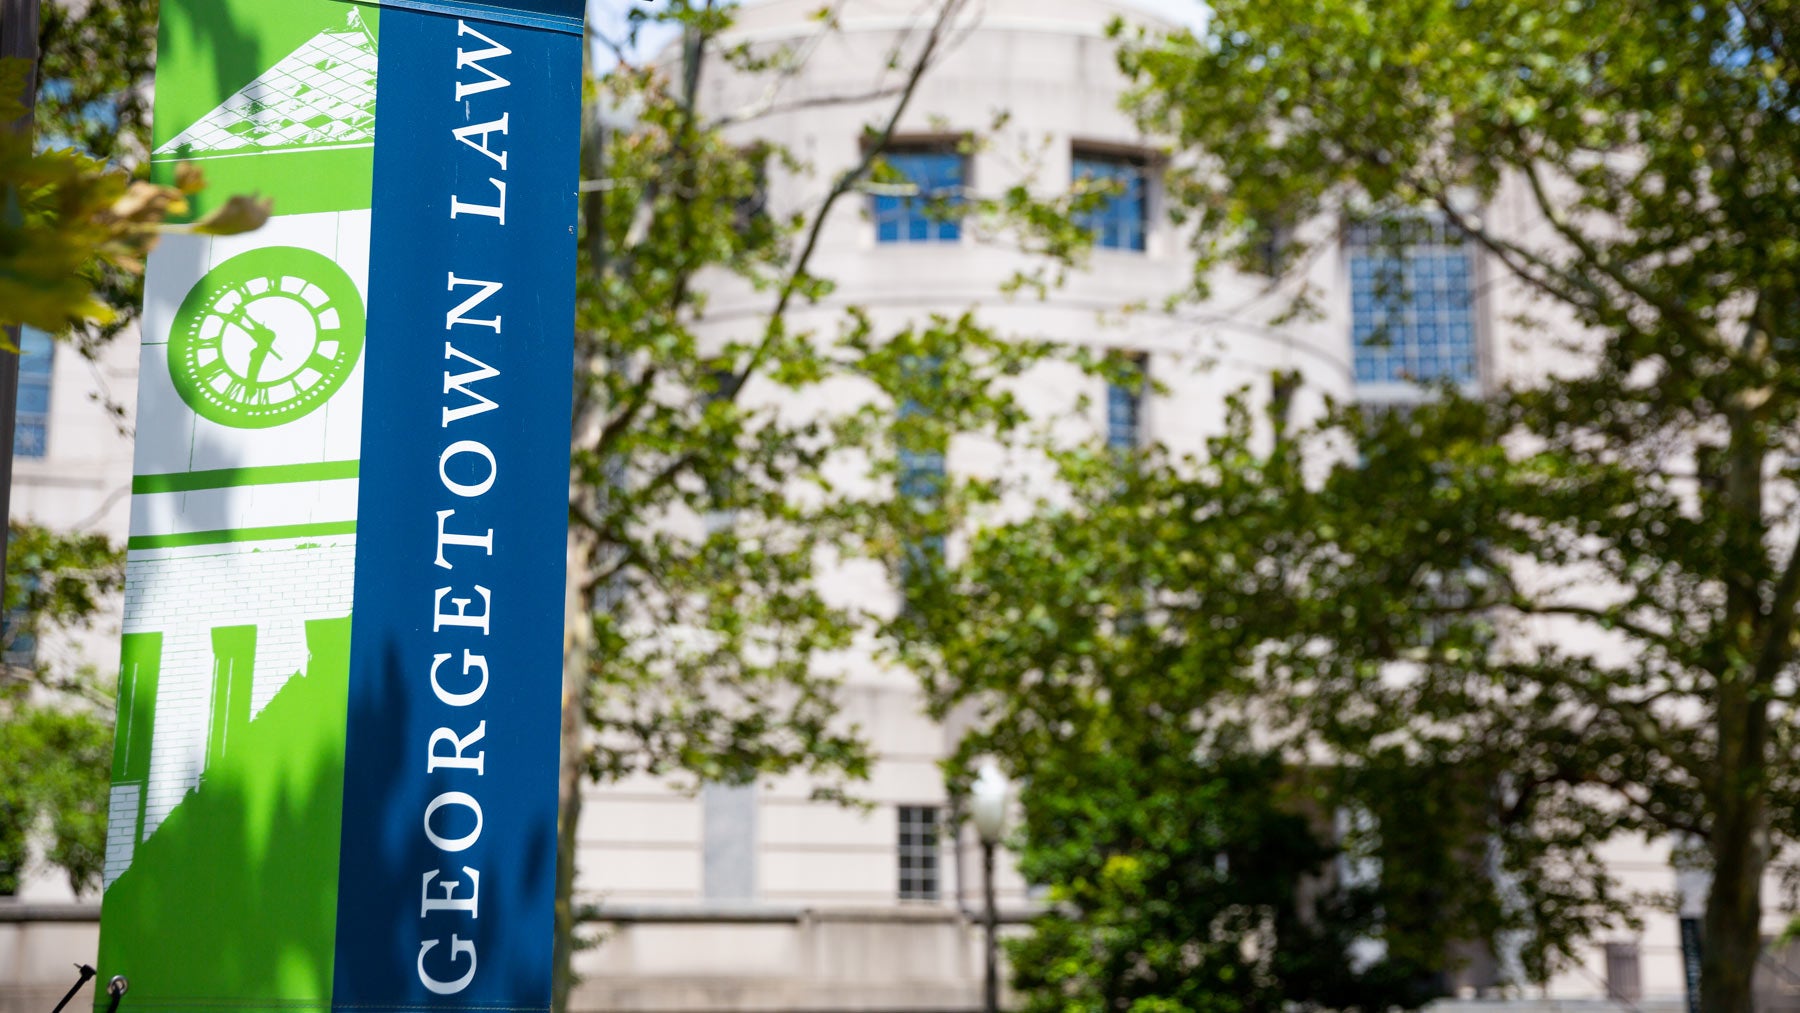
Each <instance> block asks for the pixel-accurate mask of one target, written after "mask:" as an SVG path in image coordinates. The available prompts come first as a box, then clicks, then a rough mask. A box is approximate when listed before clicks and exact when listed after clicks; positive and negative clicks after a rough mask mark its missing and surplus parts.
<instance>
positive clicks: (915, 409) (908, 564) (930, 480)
mask: <svg viewBox="0 0 1800 1013" xmlns="http://www.w3.org/2000/svg"><path fill="white" fill-rule="evenodd" d="M907 370H908V372H909V373H910V374H912V375H913V376H915V377H918V378H922V379H923V380H924V382H925V383H926V384H927V385H928V386H930V387H932V388H936V387H937V386H939V385H940V384H941V382H942V366H941V365H940V364H939V363H938V362H937V361H935V360H925V359H921V360H919V361H916V362H912V363H909V364H908V365H907ZM926 411H927V409H926V408H925V407H924V406H923V405H921V404H919V402H918V401H916V400H913V399H912V398H908V399H907V400H906V401H905V402H904V403H902V404H901V405H900V419H901V426H900V429H899V432H898V433H897V440H898V443H899V447H898V453H899V462H898V463H899V466H900V473H899V476H898V487H899V488H898V491H899V493H900V495H901V496H902V497H904V498H905V499H907V500H909V501H911V502H912V504H913V505H914V506H915V507H916V508H917V509H918V511H919V512H920V513H921V514H930V513H932V512H935V511H936V510H937V509H938V508H939V506H941V505H942V501H943V498H944V487H945V475H946V472H945V467H944V446H943V443H942V441H941V439H940V438H939V436H938V434H935V433H922V432H918V431H916V430H913V429H911V428H909V427H908V426H907V425H906V420H907V419H914V418H922V417H923V416H924V415H925V412H926ZM904 551H905V553H906V556H905V558H904V559H903V560H901V566H902V572H903V573H904V574H905V575H907V578H908V581H909V582H910V576H911V574H913V573H916V572H922V571H926V570H929V569H930V568H931V567H933V566H935V565H936V564H937V563H939V562H941V561H942V560H943V558H944V538H943V534H942V532H937V531H933V532H931V533H929V534H927V535H925V536H924V537H923V538H922V539H921V540H920V541H917V542H914V543H911V544H909V545H907V546H906V547H905V550H904Z"/></svg>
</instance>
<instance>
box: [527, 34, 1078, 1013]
mask: <svg viewBox="0 0 1800 1013" xmlns="http://www.w3.org/2000/svg"><path fill="white" fill-rule="evenodd" d="M841 6H842V5H841V4H832V5H830V6H828V7H827V8H826V9H825V10H824V12H823V13H822V15H821V18H820V20H819V22H818V25H817V27H816V31H817V32H818V33H819V34H821V35H823V34H825V33H829V32H831V31H833V30H834V25H835V19H836V17H837V12H838V10H839V9H840V8H841ZM966 8H967V5H966V4H965V3H964V2H963V0H941V2H936V3H933V4H932V5H930V6H929V8H928V9H927V10H926V11H924V12H923V13H922V14H921V16H920V18H919V20H918V21H917V23H916V24H915V25H914V26H913V27H912V29H911V30H909V31H906V32H903V33H901V37H900V40H899V42H898V43H897V45H896V47H895V49H894V51H893V53H892V55H891V60H890V64H889V66H890V75H889V80H888V81H886V82H884V83H883V85H882V87H881V88H880V89H878V91H877V92H876V93H875V94H874V95H872V96H862V97H860V98H859V99H858V101H863V102H867V103H869V106H870V108H871V110H872V112H871V122H870V123H869V125H868V127H867V129H866V132H865V135H864V142H865V143H864V148H863V151H864V156H863V157H862V159H861V160H860V162H859V163H858V164H856V165H854V166H852V167H850V168H849V169H847V170H846V171H843V172H841V173H839V174H837V175H835V176H834V177H832V178H830V179H829V180H825V181H823V182H824V196H823V198H822V199H819V200H817V201H816V202H808V203H807V204H805V205H803V206H797V207H792V208H782V207H772V206H771V204H770V198H769V194H770V192H771V191H775V192H780V184H781V183H782V182H784V181H791V180H793V179H796V178H806V177H807V175H808V172H809V170H808V168H807V167H806V166H805V165H804V164H803V163H802V162H801V161H800V160H799V159H797V158H796V157H795V156H794V155H793V154H792V153H790V152H786V151H783V150H781V149H779V148H778V147H776V146H773V145H770V144H767V143H761V142H757V141H755V140H754V138H755V130H754V122H755V119H756V117H758V116H760V115H764V114H766V113H767V112H768V111H769V110H768V109H750V110H730V111H723V112H722V111H717V110H707V109H705V108H703V107H702V105H701V104H700V102H699V99H698V96H699V95H700V90H701V89H700V83H701V79H702V76H703V75H706V74H715V73H716V74H729V75H746V76H751V77H755V76H759V75H760V76H763V77H765V78H766V79H769V80H771V81H772V82H773V83H775V84H779V83H780V82H781V81H783V80H785V79H787V78H789V77H792V76H793V75H794V74H796V73H798V72H799V71H800V70H801V69H802V68H803V65H804V54H805V52H806V51H807V50H808V49H809V47H808V46H807V45H805V44H802V45H799V46H792V47H788V46H783V47H769V46H760V47H758V46H739V45H733V44H731V43H730V42H729V41H728V32H729V29H730V26H731V24H732V19H733V14H732V11H731V9H730V6H729V5H723V4H714V3H711V2H687V0H676V2H673V3H670V4H669V5H667V6H666V7H664V8H662V9H660V10H659V11H658V12H656V13H654V14H648V13H643V12H638V11H635V10H634V12H633V15H632V18H631V21H630V22H629V25H628V29H627V37H625V38H621V39H610V38H606V37H605V36H603V35H600V36H599V37H598V44H599V45H600V46H602V47H603V48H610V50H611V51H612V52H613V54H614V56H615V58H616V59H617V61H618V62H617V63H616V64H615V65H613V66H612V67H611V68H610V69H608V70H607V71H605V72H604V73H603V74H601V75H600V76H599V77H598V78H597V79H596V80H595V82H594V86H593V88H592V89H591V92H592V93H593V94H594V96H595V99H596V106H597V108H596V109H592V110H590V111H589V113H588V120H587V122H588V123H590V124H594V125H595V126H594V127H593V129H592V130H591V132H590V136H589V137H588V138H587V144H586V154H585V165H586V167H587V168H586V172H585V175H587V176H588V177H589V182H588V183H587V184H584V185H585V187H586V188H587V196H586V199H585V206H584V209H583V220H584V221H583V230H584V231H583V243H582V256H583V262H582V270H581V274H580V290H579V296H580V303H579V311H578V317H579V319H578V329H577V363H578V369H577V374H578V375H577V385H576V391H575V419H574V427H573V435H574V444H573V454H572V458H571V472H570V528H569V554H568V560H569V585H568V586H569V606H568V615H569V616H570V626H569V629H568V631H567V637H566V639H565V654H564V658H565V677H564V686H565V689H564V705H563V718H564V726H563V743H564V750H563V769H562V781H561V821H560V834H561V848H560V863H561V864H560V875H559V894H558V897H559V900H558V908H557V913H558V932H557V939H558V947H559V952H558V954H557V960H556V964H557V968H558V981H557V990H556V1002H557V1005H558V1008H559V1009H560V1008H566V1003H567V998H568V994H569V989H570V988H571V986H572V975H571V972H570V961H571V957H572V951H573V948H574V947H575V946H576V945H577V943H578V940H577V938H576V929H577V926H578V923H579V921H580V919H581V916H582V912H581V911H579V910H577V909H576V907H575V905H574V903H573V879H574V862H575V850H576V849H575V828H576V825H577V821H578V819H579V816H580V809H581V793H582V789H583V786H584V785H585V784H586V783H588V782H590V781H603V780H607V779H612V778H618V777H622V776H624V775H626V774H630V773H634V772H644V773H649V774H652V775H659V776H665V777H670V778H673V779H677V780H680V781H682V782H683V783H685V784H688V785H690V786H691V785H693V784H695V783H698V782H720V783H730V784H744V783H749V782H752V781H754V780H756V779H757V778H759V777H761V776H765V775H777V774H783V773H790V772H792V773H802V774H806V775H809V776H811V777H813V778H814V779H815V783H816V784H817V785H818V792H819V794H820V796H821V797H824V798H838V799H842V798H844V797H845V796H846V791H847V785H848V784H849V783H851V782H853V781H854V780H855V779H857V778H860V777H862V776H864V774H865V773H866V771H867V769H868V765H869V762H870V757H869V755H868V751H867V747H866V745H865V743H864V742H863V741H862V740H861V738H860V737H859V735H858V733H857V731H856V730H855V729H853V728H849V727H846V726H845V725H844V723H843V722H842V721H841V720H840V719H839V717H838V712H837V687H838V683H839V679H840V673H841V664H840V665H836V666H834V665H833V663H832V659H833V658H834V657H841V656H842V655H843V654H844V653H845V652H848V651H850V650H852V649H853V648H854V647H855V646H856V643H857V639H858V636H859V635H861V634H863V633H866V632H867V631H869V630H871V629H872V628H873V622H874V620H873V618H872V617H871V616H870V615H869V614H867V613H866V612H865V610H864V608H863V606H861V605H858V604H853V603H843V602H837V601H833V600H831V599H829V598H828V597H826V596H825V595H824V594H823V593H822V592H821V590H820V588H819V585H818V582H817V580H816V578H817V576H818V575H819V574H820V573H821V572H824V571H825V570H826V569H828V568H830V567H832V566H835V565H839V564H840V563H842V562H844V561H848V560H852V559H875V560H878V561H882V562H884V563H891V562H896V561H902V560H905V559H908V558H915V557H916V552H914V553H909V549H908V547H913V548H915V549H916V548H917V547H918V546H922V545H928V544H930V541H931V535H932V532H933V531H936V530H940V529H941V528H942V526H943V524H944V523H945V519H946V518H948V517H950V516H951V515H953V514H955V513H956V512H957V511H958V510H959V509H960V507H959V504H960V503H963V502H965V501H967V500H969V499H971V498H974V497H977V496H979V495H981V494H982V490H981V489H980V488H979V487H977V486H973V485H968V484H961V485H954V486H953V485H950V484H948V483H946V484H944V485H943V487H942V488H938V489H934V490H932V494H931V495H929V496H920V495H913V494H912V492H916V491H917V490H912V492H909V491H908V490H907V489H906V488H905V486H904V483H902V482H901V481H899V479H900V478H901V471H902V468H901V464H900V455H899V454H898V453H897V446H898V445H900V444H901V443H904V444H905V445H907V446H909V447H913V448H915V449H916V448H919V447H924V446H926V445H937V446H941V445H942V444H943V442H944V441H945V440H947V439H948V437H949V435H950V434H953V433H976V432H980V433H988V434H994V435H1003V434H1005V433H1007V432H1009V431H1011V430H1013V429H1014V428H1016V427H1017V426H1019V425H1020V424H1022V423H1023V421H1024V416H1023V413H1022V412H1021V411H1019V410H1018V408H1017V407H1016V405H1015V404H1014V402H1013V400H1012V398H1011V397H1010V396H1009V395H1008V394H1007V393H1006V392H1005V391H1004V390H1003V389H1001V387H1000V386H998V382H999V381H1001V380H1004V379H1005V378H1006V377H1008V376H1011V375H1015V374H1017V373H1018V372H1020V371H1021V370H1022V369H1024V368H1025V367H1026V366H1027V365H1028V364H1029V363H1031V362H1033V361H1035V360H1036V359H1038V358H1040V357H1041V356H1042V355H1044V354H1045V349H1043V348H1041V347H1039V346H1034V345H1031V344H1028V343H1018V342H1009V341H1006V340H1002V339H1001V338H999V337H997V336H995V335H993V334H992V333H990V332H989V331H988V330H987V329H985V328H984V327H983V326H982V325H981V324H980V322H979V320H978V318H977V317H976V316H975V315H973V314H972V313H969V314H963V315H961V316H958V317H954V318H941V317H933V318H929V319H920V320H917V321H915V322H914V323H913V324H912V325H911V326H909V327H906V328H904V329H902V330H900V331H898V332H895V333H880V332H878V331H877V330H876V329H875V328H874V326H873V325H872V324H871V322H870V321H869V319H868V318H867V317H866V316H865V315H863V314H862V313H861V312H859V311H858V310H856V309H855V308H850V309H848V310H846V311H845V312H843V313H842V315H841V316H838V317H837V318H836V320H835V322H834V324H833V326H835V328H836V332H835V333H830V332H821V331H819V330H813V329H810V328H808V327H803V326H801V325H800V324H799V323H797V322H796V317H798V316H799V315H800V314H801V313H802V312H803V311H806V310H809V309H811V308H813V307H815V306H816V305H817V304H818V303H819V302H820V301H821V300H822V299H823V298H824V297H826V296H827V295H829V294H830V292H831V289H832V285H831V282H830V280H829V279H828V278H826V277H824V276H823V275H821V274H820V273H818V272H817V270H816V268H815V265H814V263H813V260H814V255H815V252H816V251H817V249H818V247H819V241H820V236H821V234H822V230H823V229H824V227H825V224H826V222H827V221H828V220H830V219H831V218H832V217H833V216H834V215H843V214H849V213H854V204H855V202H856V201H857V200H858V199H859V198H860V196H861V193H862V190H861V188H862V187H863V186H864V185H866V184H867V183H868V182H870V181H871V180H874V179H879V180H881V181H883V182H885V183H888V184H889V185H895V184H898V183H900V182H901V180H902V177H900V176H899V175H898V174H896V173H895V172H894V171H893V170H892V168H891V167H890V166H887V165H886V163H885V161H884V159H883V157H882V152H883V150H884V148H885V147H886V145H887V143H888V141H889V140H890V138H891V137H892V136H893V135H894V132H895V130H896V128H897V127H898V125H899V124H900V123H901V122H902V120H903V118H904V117H906V115H907V114H908V111H909V109H910V108H911V102H912V97H913V94H914V91H915V89H916V88H917V85H918V83H919V81H920V80H921V78H922V77H923V76H924V75H925V74H926V73H928V72H929V71H930V68H931V66H932V65H933V63H934V62H935V60H936V59H937V58H938V56H939V54H940V52H941V49H942V46H943V44H944V42H945V39H946V36H947V34H948V33H949V31H950V29H951V27H952V26H953V25H954V24H956V23H957V21H958V20H959V19H961V18H965V17H966V16H968V11H967V9H966ZM653 25H654V26H658V27H659V28H660V29H662V30H665V31H667V32H669V33H671V34H678V37H679V40H680V41H679V44H678V46H675V47H671V52H672V53H676V54H678V56H677V57H676V58H674V59H671V60H669V61H668V62H666V63H661V64H651V65H639V64H638V63H636V62H634V61H633V58H632V56H631V54H632V52H633V50H634V48H635V45H636V42H635V39H636V33H638V32H639V31H642V30H644V29H646V28H648V27H650V26H653ZM596 34H597V33H596ZM824 101H831V99H825V100H824ZM970 143H978V142H977V141H971V142H970ZM1072 206H1073V205H1070V204H1066V203H1062V204H1059V203H1057V202H1040V201H1036V200H1033V199H1032V198H1031V197H1030V195H1029V194H1027V192H1026V190H1025V188H1024V187H1023V186H1020V187H1017V188H1014V189H1012V190H1009V191H1008V192H1006V193H1004V194H999V195H993V196H990V197H985V198H984V197H978V196H976V195H966V196H964V197H963V198H962V200H961V201H960V203H959V204H957V205H956V206H953V207H952V206H944V207H940V208H938V209H937V211H938V213H942V214H959V215H963V216H966V217H968V218H970V219H972V220H975V221H979V222H983V223H986V225H987V227H989V228H991V230H992V231H993V233H994V234H996V235H1002V234H1004V235H1007V236H1009V237H1010V238H1011V239H1012V240H1013V241H1016V242H1018V243H1019V244H1020V245H1021V246H1023V247H1025V248H1026V249H1028V250H1029V251H1030V252H1032V253H1034V254H1041V255H1042V257H1041V258H1037V259H1024V260H1022V261H1021V263H1022V265H1025V266H1022V268H1021V271H1022V272H1023V273H1022V276H1021V279H1020V281H1021V284H1030V283H1033V282H1041V281H1042V279H1040V278H1037V277H1034V276H1032V275H1031V271H1032V268H1031V267H1030V266H1029V265H1031V264H1052V265H1053V264H1056V263H1066V262H1067V260H1068V258H1069V257H1071V256H1073V255H1074V254H1075V252H1076V251H1077V250H1079V249H1080V248H1081V246H1082V245H1083V244H1084V242H1085V240H1084V238H1083V237H1082V234H1081V233H1080V231H1079V230H1078V229H1076V228H1074V226H1073V225H1072V224H1071V222H1070V219H1069V217H1068V213H1067V212H1068V211H1069V210H1070V208H1071V207H1072ZM725 284H734V285H737V286H739V287H741V288H743V289H746V290H748V291H750V292H753V293H757V294H760V295H761V296H762V297H763V298H765V299H766V311H765V312H764V313H763V314H761V315H760V316H759V317H757V318H756V319H755V320H753V321H752V322H750V323H749V324H746V325H744V326H743V327H742V328H740V329H738V330H737V331H734V332H729V333H726V332H723V331H721V330H720V329H718V328H709V327H708V326H707V321H706V320H705V312H706V307H707V295H708V293H709V292H710V291H715V290H716V289H717V287H718V286H721V285H725ZM828 384H830V385H835V387H834V389H836V390H838V391H839V392H841V394H842V396H841V398H839V399H835V400H836V403H835V404H834V405H833V409H832V411H830V412H822V413H820V412H812V411H805V410H798V406H800V405H803V404H805V403H806V399H807V398H808V396H815V397H816V395H815V394H813V393H812V392H816V391H818V390H820V389H821V388H823V387H824V386H825V385H828ZM905 406H911V407H912V409H913V410H909V411H901V410H899V409H901V408H903V407H905ZM902 568H904V567H902Z"/></svg>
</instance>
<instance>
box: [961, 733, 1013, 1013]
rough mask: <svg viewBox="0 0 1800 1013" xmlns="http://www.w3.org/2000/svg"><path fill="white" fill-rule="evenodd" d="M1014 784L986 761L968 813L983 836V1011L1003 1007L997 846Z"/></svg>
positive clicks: (994, 1011) (993, 1012)
mask: <svg viewBox="0 0 1800 1013" xmlns="http://www.w3.org/2000/svg"><path fill="white" fill-rule="evenodd" d="M1011 791H1012V786H1011V785H1009V784H1007V783H1006V775H1005V774H1002V773H1000V768H999V767H998V766H996V765H995V764H994V761H993V760H991V759H989V760H983V761H982V763H981V770H980V771H979V772H978V773H977V774H976V777H975V783H974V784H973V785H972V786H971V787H970V790H969V794H970V796H971V797H970V801H969V815H970V817H971V818H973V820H974V821H975V833H976V834H977V835H978V836H980V838H981V887H982V892H983V894H984V895H985V897H986V900H987V907H986V911H985V916H986V921H987V979H986V982H985V989H984V991H983V992H982V1003H981V1008H982V1010H983V1011H984V1013H998V1011H999V1008H1000V978H999V971H998V964H999V960H1000V950H999V943H998V942H997V941H996V939H995V929H996V927H997V925H998V923H999V916H998V914H997V913H996V911H995V910H994V845H996V844H999V843H1000V837H1001V835H1002V834H1004V833H1005V832H1006V803H1007V796H1008V795H1009V794H1011Z"/></svg>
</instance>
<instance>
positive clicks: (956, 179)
mask: <svg viewBox="0 0 1800 1013" xmlns="http://www.w3.org/2000/svg"><path fill="white" fill-rule="evenodd" d="M882 162H883V163H885V170H878V171H877V173H876V179H875V182H874V183H873V184H871V188H872V189H873V191H874V211H875V239H876V241H877V242H881V243H954V242H956V241H958V240H960V239H961V238H962V205H963V185H964V178H965V177H966V176H967V162H966V160H965V159H964V158H963V156H962V155H961V154H959V153H958V152H956V151H955V150H952V149H949V148H936V149H924V150H914V151H893V152H889V153H887V154H886V155H883V156H882Z"/></svg>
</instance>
